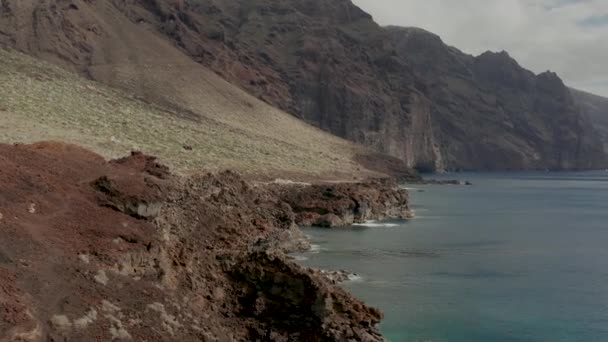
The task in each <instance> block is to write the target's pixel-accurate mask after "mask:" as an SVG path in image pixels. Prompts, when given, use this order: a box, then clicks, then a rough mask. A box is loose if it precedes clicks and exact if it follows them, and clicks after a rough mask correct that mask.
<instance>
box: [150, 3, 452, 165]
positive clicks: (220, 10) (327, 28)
mask: <svg viewBox="0 0 608 342" xmlns="http://www.w3.org/2000/svg"><path fill="white" fill-rule="evenodd" d="M191 4H192V5H191V6H190V7H189V11H188V12H187V13H188V17H187V18H188V19H187V20H184V21H183V24H181V25H179V24H178V25H177V26H176V27H167V26H166V25H162V24H160V25H161V26H162V27H164V31H165V32H166V33H167V34H168V35H169V36H171V37H173V38H174V39H175V40H176V42H177V44H179V45H180V46H182V47H183V48H184V49H185V50H186V51H188V53H189V54H190V55H192V56H194V57H195V58H196V59H197V60H198V61H199V62H201V63H203V64H205V65H207V66H209V67H211V68H212V69H213V70H215V71H216V72H218V73H219V74H220V75H222V76H224V77H225V78H227V79H228V80H230V81H231V82H234V83H237V84H240V85H241V86H242V87H244V88H245V89H247V90H249V91H250V92H252V93H253V94H256V95H257V96H258V97H260V98H262V99H264V100H265V101H267V102H269V103H272V104H273V105H276V106H278V107H280V108H282V109H284V110H286V111H288V112H291V113H293V114H295V115H297V116H298V117H300V118H302V119H304V120H306V121H307V122H310V123H312V124H314V125H316V126H318V127H320V128H322V129H324V130H327V131H329V132H331V133H333V134H336V135H338V136H340V137H343V138H346V139H349V140H352V141H356V142H359V143H363V144H365V145H368V146H371V147H373V148H374V149H375V150H377V151H379V152H382V153H387V154H390V155H392V156H395V157H398V158H401V159H403V160H405V161H406V162H407V164H408V165H409V166H420V167H425V168H435V167H440V168H441V167H443V163H442V159H441V153H440V151H439V150H438V148H437V146H436V143H435V134H434V132H433V127H432V124H431V123H432V119H431V111H430V108H431V107H430V102H429V101H428V99H427V98H426V97H425V96H424V95H423V94H422V93H421V92H420V91H419V90H418V89H417V88H416V82H417V81H416V78H415V76H414V74H413V71H412V70H411V68H410V67H409V66H408V65H407V64H406V63H405V62H404V61H403V60H401V59H399V58H397V56H396V54H395V50H394V48H393V47H392V44H391V42H390V41H389V37H388V36H387V35H386V32H385V31H384V30H383V29H382V28H381V27H379V26H378V25H377V24H376V23H375V22H374V21H373V20H372V18H371V16H370V15H368V14H367V13H365V12H363V11H362V10H361V9H359V8H358V7H356V6H354V5H353V4H352V3H351V2H350V1H344V0H340V1H331V2H322V1H311V0H307V1H275V0H256V1H223V2H221V3H220V2H214V1H192V2H191ZM186 23H190V25H188V24H186Z"/></svg>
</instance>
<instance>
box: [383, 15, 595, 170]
mask: <svg viewBox="0 0 608 342" xmlns="http://www.w3.org/2000/svg"><path fill="white" fill-rule="evenodd" d="M387 30H388V31H389V33H390V35H391V38H392V41H393V42H394V44H395V46H396V48H397V51H398V53H399V54H400V56H402V57H403V58H404V59H406V60H407V61H408V62H409V63H411V65H412V66H413V67H414V69H415V70H416V71H417V72H418V73H419V75H420V76H421V77H422V78H423V79H424V80H425V81H426V83H427V94H428V96H429V97H430V99H431V100H432V102H433V117H434V119H435V120H436V123H437V126H438V130H440V131H441V136H442V138H443V139H444V146H446V150H445V158H446V162H447V163H448V165H450V166H452V167H457V168H476V169H494V168H501V169H510V168H514V169H539V168H550V169H577V168H597V167H602V166H603V165H606V164H605V161H606V158H605V154H604V153H603V151H602V149H601V148H600V146H599V140H598V139H597V137H596V136H595V134H594V133H593V128H592V125H591V123H590V122H589V121H588V120H586V118H585V116H584V115H581V114H582V112H581V110H580V108H579V107H578V106H577V105H576V103H575V101H574V99H573V98H572V96H571V95H570V92H569V90H568V88H567V87H566V86H565V85H564V84H563V82H562V80H561V79H560V78H559V77H558V76H557V75H556V74H555V73H552V72H545V73H542V74H539V75H534V74H533V73H532V72H530V71H528V70H526V69H524V68H522V67H521V66H519V64H518V63H517V62H516V61H515V60H514V59H512V58H511V57H510V56H509V55H508V54H507V53H506V52H504V51H503V52H500V53H492V52H486V53H484V54H482V55H480V56H476V57H473V56H470V55H467V54H464V53H462V52H461V51H459V50H458V49H455V48H453V47H449V46H447V45H445V44H444V43H443V42H442V41H441V39H440V38H439V37H438V36H436V35H434V34H432V33H430V32H427V31H424V30H422V29H418V28H400V27H389V28H387Z"/></svg>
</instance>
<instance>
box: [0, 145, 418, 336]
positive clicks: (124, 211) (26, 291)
mask: <svg viewBox="0 0 608 342" xmlns="http://www.w3.org/2000/svg"><path fill="white" fill-rule="evenodd" d="M0 188H1V189H2V192H1V193H0V228H1V229H0V275H1V278H0V279H1V280H0V305H1V306H2V307H3V308H4V311H2V312H0V340H2V341H4V340H7V341H13V340H19V341H47V340H67V341H85V340H125V341H126V340H133V341H143V340H148V341H152V340H154V341H166V340H179V341H294V340H298V341H370V342H371V341H383V340H384V339H383V337H382V336H381V334H380V332H379V330H378V323H379V322H380V320H381V319H382V317H383V316H382V313H381V312H380V311H379V310H377V309H374V308H370V307H368V306H366V305H365V304H364V303H362V302H361V301H359V300H358V299H356V298H354V297H352V296H351V295H350V294H348V293H347V292H345V291H344V290H343V289H341V288H340V287H338V286H336V284H338V283H339V282H341V281H344V280H346V279H348V278H349V277H350V276H351V275H349V274H348V273H347V272H327V271H320V270H313V269H309V268H305V267H302V266H300V265H298V264H297V263H295V262H294V261H292V260H290V259H289V257H287V256H286V253H287V252H293V251H303V250H306V249H308V248H309V245H308V241H307V240H306V237H305V236H304V235H303V234H302V232H301V231H300V230H299V228H298V224H318V223H324V222H326V223H327V224H326V226H328V227H336V226H343V225H346V224H349V223H352V222H361V221H365V220H370V219H384V218H389V217H390V218H407V217H410V216H411V211H410V210H409V207H408V197H407V191H405V190H401V189H398V187H396V183H391V182H379V181H370V182H363V183H336V184H313V185H306V184H297V183H290V182H285V184H252V183H249V182H247V181H245V180H243V179H242V178H241V177H240V176H239V175H238V174H236V173H233V172H229V171H226V172H222V173H218V174H202V175H195V176H191V177H180V176H176V175H173V174H171V172H170V171H169V170H168V168H166V167H164V166H163V165H160V164H159V163H158V162H157V161H156V160H155V158H153V157H150V156H146V155H143V154H141V153H133V154H132V155H131V156H129V157H126V158H123V159H119V160H114V161H109V162H107V161H105V160H104V159H103V158H101V157H100V156H98V155H96V154H94V153H92V152H89V151H87V150H84V149H81V148H79V147H76V146H72V145H64V144H59V143H39V144H34V145H16V146H15V145H0ZM50 293H52V294H53V295H52V296H49V295H48V294H50Z"/></svg>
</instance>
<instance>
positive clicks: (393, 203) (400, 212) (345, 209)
mask: <svg viewBox="0 0 608 342" xmlns="http://www.w3.org/2000/svg"><path fill="white" fill-rule="evenodd" d="M295 189H296V187H290V188H284V187H283V188H280V189H279V190H278V194H279V195H278V196H279V198H281V199H282V200H283V201H285V202H286V203H288V204H289V205H290V206H291V207H292V208H293V211H294V213H295V221H296V223H297V224H298V225H301V226H320V227H328V228H334V227H345V226H350V225H352V224H354V223H365V222H367V221H373V220H388V219H402V220H403V219H409V218H412V217H413V213H412V211H411V210H410V208H409V200H408V192H407V191H406V190H404V189H400V188H399V187H398V186H397V184H396V183H394V182H391V181H368V182H363V183H336V184H315V185H301V186H298V187H297V191H294V190H295Z"/></svg>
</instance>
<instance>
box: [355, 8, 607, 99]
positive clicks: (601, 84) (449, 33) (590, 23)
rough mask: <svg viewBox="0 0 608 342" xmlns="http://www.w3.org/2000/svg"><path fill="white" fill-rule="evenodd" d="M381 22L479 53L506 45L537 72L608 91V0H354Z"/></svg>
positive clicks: (597, 91) (596, 90) (576, 85)
mask: <svg viewBox="0 0 608 342" xmlns="http://www.w3.org/2000/svg"><path fill="white" fill-rule="evenodd" d="M353 2H354V3H355V4H357V5H358V6H359V7H361V8H362V9H364V10H365V11H366V12H368V13H370V14H372V15H373V17H374V19H375V20H376V21H377V22H378V23H379V24H381V25H399V26H416V27H421V28H424V29H426V30H428V31H431V32H434V33H436V34H438V35H439V36H441V38H442V39H443V41H444V42H446V43H447V44H449V45H452V46H454V47H457V48H459V49H460V50H462V51H464V52H467V53H471V54H475V55H478V54H480V53H482V52H484V51H487V50H491V51H502V50H505V51H507V52H509V54H510V55H511V56H512V57H513V58H515V59H516V60H517V61H518V62H519V64H520V65H522V66H523V67H525V68H527V69H530V70H532V71H534V72H536V73H540V72H543V71H547V70H551V71H555V72H557V73H558V74H559V75H560V76H561V78H562V79H563V80H564V81H565V82H566V84H568V85H569V86H571V87H574V88H578V89H581V90H585V91H589V92H592V93H595V94H597V95H602V96H606V97H608V0H353Z"/></svg>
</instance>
